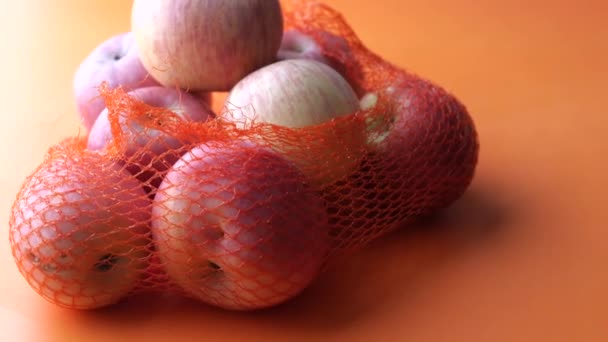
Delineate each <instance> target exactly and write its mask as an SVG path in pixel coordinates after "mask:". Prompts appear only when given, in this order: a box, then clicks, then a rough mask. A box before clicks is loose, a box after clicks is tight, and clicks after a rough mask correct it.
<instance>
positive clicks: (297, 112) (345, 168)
mask: <svg viewBox="0 0 608 342" xmlns="http://www.w3.org/2000/svg"><path fill="white" fill-rule="evenodd" d="M226 108H228V109H229V110H230V112H229V113H228V114H225V115H224V117H223V118H224V119H226V120H229V121H233V122H235V123H236V124H237V126H239V127H242V128H248V127H251V125H252V124H255V123H265V124H272V125H278V126H282V127H288V128H297V129H301V128H308V129H309V131H310V133H311V134H310V135H309V136H304V138H303V139H302V140H301V141H299V142H297V143H296V144H286V143H284V142H282V141H281V140H279V139H277V141H276V142H275V143H273V147H274V148H275V149H277V150H278V151H280V152H282V153H283V154H284V155H285V156H287V157H288V158H289V159H290V160H292V161H293V162H294V163H296V164H297V165H298V166H299V167H300V168H301V170H302V171H303V172H304V173H305V174H306V175H307V177H309V178H310V179H311V180H313V182H314V183H315V185H319V186H321V185H323V184H326V183H331V182H333V181H335V180H336V179H340V178H342V177H344V176H345V175H347V174H348V173H349V172H351V171H352V170H353V169H354V167H355V166H356V164H357V163H358V162H359V160H358V157H360V155H359V154H360V152H361V151H360V149H361V146H363V145H364V143H365V131H364V130H363V129H358V127H357V126H355V125H352V124H348V125H337V126H333V127H332V126H331V123H330V121H331V120H332V119H335V118H339V117H345V116H348V115H350V114H354V113H356V112H357V111H358V110H359V99H358V97H357V94H356V93H355V92H354V90H353V89H352V88H351V86H350V85H349V84H348V82H347V81H346V80H345V79H344V78H343V77H342V76H341V75H340V74H339V73H338V72H337V71H335V70H334V69H332V68H331V67H329V66H327V65H325V64H323V63H320V62H317V61H315V60H309V59H290V60H284V61H279V62H275V63H273V64H270V65H268V66H265V67H263V68H261V69H258V70H256V71H254V72H253V73H251V74H249V75H247V76H246V77H245V78H243V79H242V80H241V81H239V83H237V84H236V85H235V86H234V88H232V90H231V91H230V93H229V94H228V98H227V99H226ZM322 124H326V127H315V126H319V125H322ZM345 126H347V127H345ZM272 134H273V133H272V132H270V131H269V132H268V134H267V135H266V137H265V138H266V139H267V140H270V139H271V136H272ZM309 139H311V140H315V141H309ZM300 147H303V150H302V151H298V149H299V148H300ZM309 148H310V149H309ZM294 149H295V150H294ZM303 153H308V154H314V157H315V159H311V158H310V157H309V158H303V157H302V156H301V154H303Z"/></svg>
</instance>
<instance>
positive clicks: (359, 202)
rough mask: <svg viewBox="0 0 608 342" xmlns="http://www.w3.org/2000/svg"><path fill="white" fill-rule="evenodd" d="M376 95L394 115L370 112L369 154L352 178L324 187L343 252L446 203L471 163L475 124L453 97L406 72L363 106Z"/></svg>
mask: <svg viewBox="0 0 608 342" xmlns="http://www.w3.org/2000/svg"><path fill="white" fill-rule="evenodd" d="M379 97H382V98H383V100H382V101H384V100H387V101H388V103H390V106H389V107H387V108H391V110H392V112H390V113H388V114H389V115H388V118H387V117H385V116H384V115H373V116H372V118H375V119H377V120H370V122H369V128H370V134H369V142H368V143H369V145H370V149H371V152H370V153H369V154H367V155H366V157H365V158H364V162H363V164H362V165H360V167H359V168H358V170H357V171H356V172H355V173H353V174H352V176H351V177H349V178H348V179H347V180H345V181H343V182H341V183H339V184H336V185H335V186H333V187H330V188H327V189H325V192H324V197H325V199H326V201H327V202H328V205H329V213H330V221H331V223H332V234H333V235H334V236H335V238H334V240H335V241H336V243H337V244H338V245H339V246H340V248H344V249H348V248H352V247H356V246H361V245H363V244H364V243H366V242H368V241H370V240H372V239H373V238H374V237H376V236H378V235H380V234H383V233H386V232H388V231H390V230H394V229H397V228H399V227H402V226H403V225H404V224H406V223H408V222H410V221H412V220H415V219H417V218H419V217H420V216H422V215H425V214H430V213H432V212H433V211H436V210H438V209H441V208H444V207H446V206H448V205H450V204H451V203H453V202H454V201H455V200H457V199H458V198H459V197H460V196H461V195H462V194H463V193H464V191H465V190H466V189H467V187H468V186H469V184H470V182H471V180H472V178H473V175H474V171H475V166H476V164H477V157H478V151H479V145H478V141H477V134H476V131H475V127H474V124H473V121H472V119H471V117H470V116H469V114H468V112H467V110H466V108H465V107H464V106H463V105H462V104H461V103H460V102H459V101H458V100H457V99H456V98H455V97H454V96H452V95H451V94H449V93H447V92H446V91H445V90H443V89H441V88H440V87H438V86H436V85H433V84H432V83H430V82H428V81H425V80H422V79H418V78H414V77H406V78H404V79H402V80H399V81H396V82H395V83H394V85H393V86H390V87H388V88H386V89H382V90H380V91H379V92H377V93H370V94H367V95H366V96H364V97H363V99H362V101H361V102H362V108H364V109H372V110H373V109H374V107H375V106H376V105H378V103H379V101H381V100H380V99H379ZM378 110H379V109H378ZM376 114H384V113H380V112H378V113H376Z"/></svg>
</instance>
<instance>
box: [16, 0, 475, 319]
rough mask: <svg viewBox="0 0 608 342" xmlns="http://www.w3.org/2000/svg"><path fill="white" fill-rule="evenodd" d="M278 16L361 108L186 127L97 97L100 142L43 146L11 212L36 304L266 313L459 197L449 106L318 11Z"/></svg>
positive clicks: (466, 124) (470, 146)
mask: <svg viewBox="0 0 608 342" xmlns="http://www.w3.org/2000/svg"><path fill="white" fill-rule="evenodd" d="M283 7H284V8H283V9H284V18H285V29H286V30H291V29H296V30H298V31H300V32H302V33H305V34H307V35H309V36H310V37H312V38H313V39H314V40H315V41H316V43H317V44H318V45H319V46H320V47H321V51H322V54H323V58H325V59H326V60H327V61H328V63H329V64H330V65H331V66H333V67H334V68H335V69H336V70H337V71H339V72H340V73H341V74H342V75H343V76H344V77H345V79H347V80H348V82H349V83H350V84H351V85H352V87H353V88H354V89H355V91H356V92H357V95H358V96H359V97H360V98H361V103H362V109H361V110H359V111H357V112H354V113H351V114H350V115H346V116H342V117H339V118H336V119H333V120H331V121H329V122H326V123H323V124H320V125H315V126H311V127H304V128H297V129H295V128H286V127H280V126H276V125H271V124H264V123H257V122H255V121H254V122H236V121H235V120H234V118H235V117H238V115H235V114H237V112H235V111H238V109H234V110H228V109H226V110H225V111H224V112H223V113H221V114H220V115H218V117H217V118H215V119H213V120H210V121H206V122H191V121H186V120H183V119H181V118H180V117H179V116H178V115H176V114H175V113H174V112H171V111H170V110H168V109H164V108H156V107H153V106H150V105H147V104H145V103H144V102H142V101H140V100H139V99H138V98H136V97H133V96H129V95H128V94H127V93H125V92H124V91H123V90H121V89H120V88H118V89H114V90H110V89H107V88H106V87H104V86H102V87H101V88H100V91H101V94H102V96H103V97H104V99H105V101H106V104H107V107H108V113H109V114H108V118H109V121H110V123H111V127H112V135H113V139H112V141H111V143H110V144H109V145H108V146H107V147H106V148H105V149H102V150H99V151H90V150H88V149H87V148H86V146H87V145H86V137H84V138H82V139H80V138H71V139H66V140H65V141H63V142H61V143H59V144H58V145H56V146H54V147H52V148H51V149H50V150H49V152H48V154H47V156H46V158H45V160H44V162H43V163H42V164H41V165H40V166H39V167H38V168H37V169H36V170H35V171H34V173H33V174H32V175H30V176H29V177H28V178H27V179H26V180H25V182H24V184H23V186H22V188H21V191H20V192H19V194H18V196H17V199H16V201H15V203H14V205H13V208H12V214H11V219H10V243H11V246H12V251H13V255H14V258H15V261H16V263H17V265H18V267H19V270H20V271H21V273H22V274H23V275H24V277H25V278H26V279H27V281H28V282H29V284H30V285H31V286H32V287H33V288H34V289H35V290H36V291H37V292H38V293H40V294H41V295H42V296H43V297H45V298H46V299H48V300H50V301H52V302H53V303H56V304H58V305H61V306H64V307H69V308H78V309H92V308H97V307H102V306H106V305H110V304H113V303H116V302H118V301H120V300H122V299H125V298H127V297H129V296H130V295H133V294H136V293H139V292H142V291H161V292H166V293H175V294H181V295H184V296H188V297H192V298H194V299H196V300H199V301H202V302H205V303H208V304H211V305H214V306H218V307H222V308H226V309H231V310H253V309H259V308H264V307H269V306H273V305H277V304H280V303H283V302H285V301H287V300H289V299H290V298H293V297H294V296H296V295H297V294H299V293H300V292H301V291H303V290H304V289H305V288H306V287H308V286H309V285H310V283H311V282H313V281H314V280H315V278H316V277H317V276H318V275H319V274H320V273H321V272H323V271H324V270H327V269H329V268H327V267H326V265H328V263H329V262H331V261H332V260H335V258H336V257H337V256H339V255H344V254H345V253H353V252H354V251H356V250H357V249H359V248H362V247H363V246H365V245H366V244H367V243H368V242H369V241H371V240H373V239H375V238H377V237H379V236H381V235H383V234H386V233H388V232H390V231H392V230H395V229H398V228H401V227H406V226H407V224H408V223H409V222H411V221H412V220H414V219H415V218H417V217H419V216H420V215H423V214H427V213H430V212H432V211H434V210H437V209H440V208H443V207H445V206H447V205H449V204H450V203H452V202H453V201H455V200H456V199H458V198H459V197H460V196H461V195H462V193H463V192H464V191H465V190H466V188H467V187H468V185H469V184H470V182H471V180H472V178H473V174H474V170H475V166H476V163H477V157H478V148H479V147H478V141H477V135H476V132H475V127H474V124H473V122H472V119H471V117H470V116H469V114H468V113H467V110H466V109H465V107H464V106H463V105H462V104H461V103H460V102H459V101H458V100H457V99H456V98H454V97H453V96H452V95H450V94H449V93H447V92H446V91H445V90H443V89H442V88H440V87H438V86H437V85H434V84H432V83H431V82H428V81H426V80H424V79H422V78H419V77H418V76H415V75H412V74H410V73H408V72H406V71H404V70H401V69H400V68H398V67H396V66H394V65H392V64H390V63H388V62H386V61H384V60H383V59H382V58H380V57H379V56H377V55H376V54H374V53H373V52H371V51H369V50H368V49H367V48H366V47H365V46H363V44H362V43H361V42H360V41H359V40H358V38H357V37H356V35H355V34H354V33H353V31H352V30H351V29H350V27H349V26H348V24H347V23H346V22H345V21H344V19H343V18H342V17H341V16H340V14H339V13H337V12H336V11H335V10H333V9H331V8H329V7H328V6H326V5H324V4H322V3H319V2H317V1H294V2H287V1H285V2H284V3H283ZM336 42H341V43H336ZM134 141H137V142H138V145H137V146H138V149H137V151H136V152H135V153H134V152H133V149H132V148H131V147H132V144H133V142H134ZM142 141H143V142H144V143H142ZM159 146H160V147H161V148H158V147H159ZM127 151H128V153H127ZM150 151H162V152H159V153H151V152H150Z"/></svg>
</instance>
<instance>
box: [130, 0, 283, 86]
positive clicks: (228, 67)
mask: <svg viewBox="0 0 608 342" xmlns="http://www.w3.org/2000/svg"><path fill="white" fill-rule="evenodd" d="M131 31H132V32H133V33H134V34H135V37H136V38H135V39H136V41H137V46H138V47H139V50H140V51H141V56H142V61H143V64H144V66H145V67H146V69H147V70H148V71H149V72H150V73H151V74H152V75H153V76H154V77H155V78H156V79H157V80H159V81H160V82H161V83H162V84H163V85H165V86H168V87H176V86H177V87H180V88H184V89H188V90H194V91H201V90H202V91H227V90H229V89H230V88H231V87H232V86H233V85H234V84H236V83H237V82H238V80H240V79H241V78H243V77H244V76H245V75H247V74H248V73H250V72H252V71H254V70H256V69H258V68H260V67H262V66H264V65H266V64H269V63H271V62H273V61H274V60H275V57H276V53H277V51H278V49H279V46H280V43H281V36H282V34H283V17H282V12H281V6H280V3H279V1H278V0H240V1H218V0H174V1H165V0H135V1H134V2H133V7H132V16H131Z"/></svg>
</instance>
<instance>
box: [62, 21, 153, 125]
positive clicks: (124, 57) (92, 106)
mask: <svg viewBox="0 0 608 342" xmlns="http://www.w3.org/2000/svg"><path fill="white" fill-rule="evenodd" d="M104 81H105V82H107V84H108V87H109V88H110V89H113V88H116V87H118V86H122V87H123V88H124V89H125V90H127V91H129V90H132V89H136V88H141V87H149V86H154V85H158V82H156V80H154V78H152V76H150V75H149V74H148V72H147V71H146V69H144V67H143V65H142V64H141V61H140V59H139V55H138V52H137V48H136V46H135V40H134V39H133V35H132V34H131V33H122V34H119V35H116V36H114V37H112V38H110V39H108V40H106V41H105V42H103V43H102V44H101V45H99V46H98V47H97V48H96V49H95V50H93V51H92V52H91V53H90V54H89V55H88V56H87V57H86V58H85V60H84V61H83V62H82V64H81V65H80V66H79V67H78V70H77V71H76V74H75V76H74V95H75V98H76V104H77V106H78V112H79V114H80V119H81V121H82V124H83V125H84V127H85V128H86V129H87V130H89V129H90V128H91V126H93V123H94V122H95V119H97V117H98V116H99V114H100V113H101V111H102V110H103V109H104V108H105V106H106V105H105V102H104V100H103V98H102V97H101V96H100V95H99V92H98V87H99V85H100V84H101V83H102V82H104Z"/></svg>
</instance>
